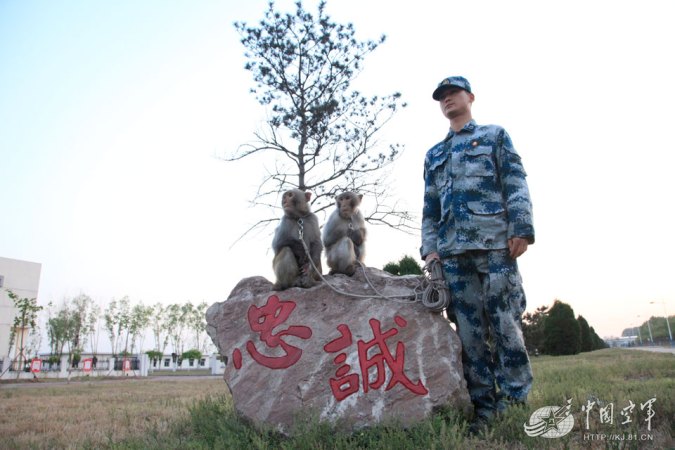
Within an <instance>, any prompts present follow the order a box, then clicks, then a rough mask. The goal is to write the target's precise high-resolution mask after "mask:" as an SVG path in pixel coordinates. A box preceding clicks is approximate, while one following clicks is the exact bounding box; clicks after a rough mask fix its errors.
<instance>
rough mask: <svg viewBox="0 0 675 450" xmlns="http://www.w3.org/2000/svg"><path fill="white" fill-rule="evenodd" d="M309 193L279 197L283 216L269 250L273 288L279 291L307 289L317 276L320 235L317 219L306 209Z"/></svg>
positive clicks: (319, 259) (292, 191) (320, 247)
mask: <svg viewBox="0 0 675 450" xmlns="http://www.w3.org/2000/svg"><path fill="white" fill-rule="evenodd" d="M311 197H312V194H311V193H309V192H303V191H301V190H299V189H291V190H290V191H287V192H285V193H284V195H283V197H282V198H281V206H282V208H283V210H284V216H283V217H282V218H281V223H279V226H278V227H277V229H276V230H275V232H274V240H273V241H272V249H273V250H274V261H273V262H272V267H273V268H274V275H275V276H276V278H277V281H276V283H274V289H275V290H278V291H281V290H284V289H287V288H289V287H292V286H299V287H305V288H307V287H311V286H313V285H314V280H318V279H319V275H320V274H321V251H322V250H323V245H321V232H320V231H319V220H318V219H317V218H316V216H315V215H314V214H312V212H311V211H310V209H309V203H308V202H309V199H310V198H311ZM301 230H302V236H303V238H302V239H303V240H304V241H305V244H306V246H307V248H308V249H309V254H310V256H311V259H312V261H313V262H314V265H315V266H316V268H317V269H318V270H319V273H316V271H315V270H314V269H313V268H312V267H311V264H310V260H309V257H308V256H307V252H306V251H305V247H304V246H303V245H302V241H301V240H300V231H301Z"/></svg>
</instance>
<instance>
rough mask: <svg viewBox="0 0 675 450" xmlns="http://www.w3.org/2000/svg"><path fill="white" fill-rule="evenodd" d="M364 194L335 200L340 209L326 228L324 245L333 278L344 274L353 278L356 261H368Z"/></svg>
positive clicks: (334, 212) (343, 194)
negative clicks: (362, 206) (363, 212)
mask: <svg viewBox="0 0 675 450" xmlns="http://www.w3.org/2000/svg"><path fill="white" fill-rule="evenodd" d="M362 198H363V195H362V194H355V193H354V192H343V193H342V194H340V195H338V196H337V197H335V203H336V205H337V208H336V210H335V211H333V213H332V214H331V216H330V218H329V219H328V223H326V225H325V226H324V228H323V245H324V246H325V247H326V261H327V262H328V266H329V267H330V268H331V270H330V272H329V273H330V274H331V275H333V274H336V273H343V274H345V275H349V276H352V275H354V272H356V265H357V261H358V262H360V263H362V262H363V258H364V257H365V251H366V247H365V242H366V222H365V221H364V220H363V215H362V214H361V211H359V205H360V204H361V199H362Z"/></svg>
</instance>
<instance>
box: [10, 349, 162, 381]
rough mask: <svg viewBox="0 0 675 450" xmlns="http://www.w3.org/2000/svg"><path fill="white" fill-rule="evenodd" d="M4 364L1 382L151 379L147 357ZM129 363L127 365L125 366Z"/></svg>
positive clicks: (66, 358) (32, 359) (35, 360)
mask: <svg viewBox="0 0 675 450" xmlns="http://www.w3.org/2000/svg"><path fill="white" fill-rule="evenodd" d="M0 361H2V369H0V379H5V380H11V379H41V378H70V377H74V376H75V377H77V376H93V377H100V376H124V375H128V372H130V371H131V372H134V373H133V375H134V376H147V375H148V366H149V364H148V362H149V361H148V357H147V355H139V356H133V357H128V358H119V359H118V358H113V357H112V356H110V357H102V358H97V357H93V358H81V359H80V360H76V361H69V359H68V355H62V356H61V358H58V360H55V358H54V357H44V358H28V359H25V358H24V359H15V360H7V359H6V358H5V359H4V360H0ZM125 362H126V364H125Z"/></svg>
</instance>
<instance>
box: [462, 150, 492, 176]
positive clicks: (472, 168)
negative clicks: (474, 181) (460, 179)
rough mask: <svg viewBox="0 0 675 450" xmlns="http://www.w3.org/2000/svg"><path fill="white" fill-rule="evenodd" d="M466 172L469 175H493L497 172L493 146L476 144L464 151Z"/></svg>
mask: <svg viewBox="0 0 675 450" xmlns="http://www.w3.org/2000/svg"><path fill="white" fill-rule="evenodd" d="M464 168H465V171H464V174H465V175H466V176H467V177H491V176H493V175H494V174H495V164H494V161H493V160H492V147H488V146H476V147H471V148H470V149H468V150H466V152H464Z"/></svg>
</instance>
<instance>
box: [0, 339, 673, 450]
mask: <svg viewBox="0 0 675 450" xmlns="http://www.w3.org/2000/svg"><path fill="white" fill-rule="evenodd" d="M532 366H533V370H534V374H535V385H534V389H533V391H532V393H531V396H530V402H529V404H528V405H527V406H525V407H520V408H514V409H511V410H509V411H508V412H507V413H506V414H504V415H502V416H500V418H499V419H498V420H497V421H496V422H495V423H494V424H493V426H492V428H491V430H490V431H489V432H488V433H487V435H481V436H479V437H468V436H466V432H465V431H466V427H467V422H466V420H465V418H463V417H461V416H459V415H457V414H454V413H453V412H452V411H439V412H438V413H437V414H436V415H434V417H432V418H430V419H429V420H427V421H426V422H423V423H421V424H419V425H417V426H415V427H413V428H410V429H407V430H403V429H400V428H398V427H377V428H372V429H367V430H361V431H359V432H356V433H353V434H345V433H339V432H335V431H334V430H332V429H331V428H330V427H328V426H326V425H321V424H299V425H298V427H299V428H298V430H299V431H297V432H296V433H295V434H294V437H292V438H284V437H282V436H279V435H277V434H275V433H273V432H271V431H260V430H256V429H254V428H252V427H250V426H249V425H248V424H246V423H244V422H243V421H242V420H240V419H239V418H237V417H236V415H235V414H234V412H233V408H232V403H231V400H230V398H229V396H228V395H227V388H226V386H225V383H224V382H223V381H222V379H221V378H220V377H216V378H214V377H192V378H175V379H154V380H153V379H124V380H96V381H88V380H85V381H81V380H75V381H72V382H71V383H69V384H65V383H58V384H44V383H35V384H30V385H22V386H12V385H9V384H3V385H0V448H2V449H15V448H16V449H23V448H50V449H52V448H92V449H93V448H120V449H122V448H134V449H146V448H151V449H152V448H156V449H173V448H175V449H184V448H194V449H201V448H225V449H230V448H231V449H248V448H254V449H278V448H281V449H289V450H291V449H293V450H295V449H350V450H351V449H361V448H362V449H455V448H466V449H493V448H500V449H502V448H509V449H521V448H527V449H540V448H616V449H623V448H626V449H632V448H634V449H643V448H658V449H662V448H673V447H675V440H674V439H673V436H675V356H674V355H672V354H657V353H649V352H644V351H635V350H617V349H607V350H600V351H596V352H591V353H585V354H581V355H576V356H568V357H555V358H554V357H547V356H542V357H537V358H533V361H532ZM654 397H655V398H656V401H655V402H654V403H653V411H654V416H653V417H652V418H651V430H648V429H647V423H646V422H645V419H646V418H647V410H646V409H642V410H641V409H640V407H641V404H644V403H646V402H647V401H648V400H649V399H651V398H654ZM568 399H572V403H571V404H572V409H571V411H572V415H573V417H574V429H573V430H572V431H571V432H570V433H569V434H567V435H565V436H563V437H560V438H554V439H545V438H542V437H529V436H527V435H526V434H525V432H524V430H523V425H524V424H525V423H526V422H528V421H529V418H530V415H531V414H532V413H533V412H534V411H535V410H537V409H538V408H541V407H544V406H561V405H563V404H564V403H565V402H566V400H568ZM589 400H590V401H594V402H595V403H596V406H595V407H594V408H593V409H592V410H591V414H590V417H589V430H586V429H585V428H586V414H585V412H582V406H584V405H586V404H587V402H588V401H589ZM630 402H632V403H633V404H635V405H636V406H635V408H634V410H633V414H632V416H631V417H632V421H633V422H632V423H629V424H626V425H621V422H622V421H623V420H624V417H623V416H622V415H621V411H622V409H623V408H625V407H626V406H628V405H630ZM610 404H612V405H613V408H614V410H613V424H609V423H602V422H601V421H600V416H599V411H598V409H599V407H600V406H603V407H605V408H607V410H608V409H609V405H610ZM603 435H604V436H606V439H607V438H613V439H616V438H617V437H619V438H623V439H624V440H619V441H617V440H613V441H609V440H600V439H602V436H603ZM591 438H592V439H591ZM634 438H637V440H635V439H634ZM641 439H642V440H641Z"/></svg>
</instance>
